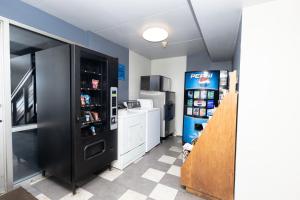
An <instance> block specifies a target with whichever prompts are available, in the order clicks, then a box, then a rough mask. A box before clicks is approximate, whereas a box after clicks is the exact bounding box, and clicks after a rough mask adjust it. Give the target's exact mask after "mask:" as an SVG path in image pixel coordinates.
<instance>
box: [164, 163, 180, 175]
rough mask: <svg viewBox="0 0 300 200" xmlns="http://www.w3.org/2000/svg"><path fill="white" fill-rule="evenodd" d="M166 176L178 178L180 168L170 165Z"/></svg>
mask: <svg viewBox="0 0 300 200" xmlns="http://www.w3.org/2000/svg"><path fill="white" fill-rule="evenodd" d="M167 174H172V175H174V176H178V177H180V167H178V166H176V165H172V166H171V167H170V169H169V170H168V171H167Z"/></svg>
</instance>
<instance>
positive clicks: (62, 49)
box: [35, 45, 118, 192]
mask: <svg viewBox="0 0 300 200" xmlns="http://www.w3.org/2000/svg"><path fill="white" fill-rule="evenodd" d="M35 56H36V66H37V67H36V79H37V110H38V112H39V115H38V117H37V123H38V144H39V161H40V165H41V167H42V169H44V170H45V171H47V173H49V174H51V175H54V176H56V177H58V178H59V179H62V180H63V181H65V182H67V183H69V184H71V185H72V187H73V192H75V188H76V185H77V184H78V182H80V181H82V180H84V179H86V178H88V177H89V176H91V175H92V174H93V173H95V172H98V171H101V170H103V169H105V168H106V167H108V166H110V164H111V162H112V161H113V160H116V159H117V120H116V117H117V116H116V115H117V111H116V109H117V108H116V106H115V103H116V101H117V86H118V80H117V73H118V69H117V66H118V60H117V59H116V58H112V57H109V56H106V55H103V54H100V53H98V52H95V51H92V50H89V49H86V48H82V47H78V46H74V45H63V46H59V47H55V48H51V49H47V50H44V51H40V52H37V53H36V55H35Z"/></svg>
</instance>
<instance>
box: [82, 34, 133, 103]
mask: <svg viewBox="0 0 300 200" xmlns="http://www.w3.org/2000/svg"><path fill="white" fill-rule="evenodd" d="M87 40H88V47H89V48H91V49H93V50H95V51H100V52H101V53H104V54H107V55H110V56H113V57H117V58H119V63H121V64H124V65H125V66H126V78H125V80H124V81H120V80H119V90H118V91H119V94H118V95H119V96H118V97H119V98H118V101H119V102H121V101H126V100H128V87H129V81H128V74H129V49H127V48H125V47H122V46H120V45H118V44H116V43H112V42H110V41H108V40H106V39H104V38H103V37H100V36H99V35H96V34H95V33H92V32H87Z"/></svg>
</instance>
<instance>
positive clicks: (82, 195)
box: [60, 188, 94, 200]
mask: <svg viewBox="0 0 300 200" xmlns="http://www.w3.org/2000/svg"><path fill="white" fill-rule="evenodd" d="M92 196H94V195H93V194H92V193H90V192H88V191H86V190H84V189H82V188H78V189H77V190H76V195H73V193H69V194H67V195H66V196H64V197H62V198H60V200H88V199H90V198H91V197H92Z"/></svg>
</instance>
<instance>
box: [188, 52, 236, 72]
mask: <svg viewBox="0 0 300 200" xmlns="http://www.w3.org/2000/svg"><path fill="white" fill-rule="evenodd" d="M202 70H228V71H231V70H232V62H231V61H224V62H213V61H212V60H211V59H210V57H209V55H208V53H207V52H206V51H202V52H199V53H197V54H193V55H188V56H187V71H202Z"/></svg>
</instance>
